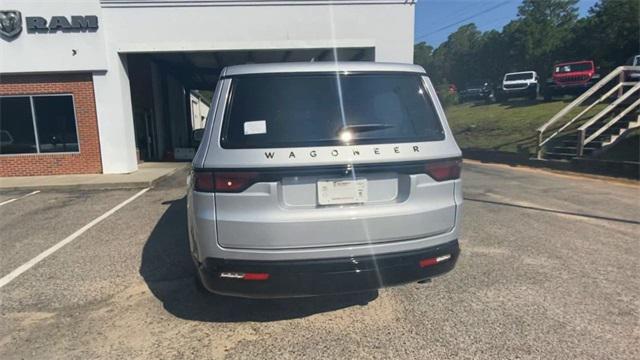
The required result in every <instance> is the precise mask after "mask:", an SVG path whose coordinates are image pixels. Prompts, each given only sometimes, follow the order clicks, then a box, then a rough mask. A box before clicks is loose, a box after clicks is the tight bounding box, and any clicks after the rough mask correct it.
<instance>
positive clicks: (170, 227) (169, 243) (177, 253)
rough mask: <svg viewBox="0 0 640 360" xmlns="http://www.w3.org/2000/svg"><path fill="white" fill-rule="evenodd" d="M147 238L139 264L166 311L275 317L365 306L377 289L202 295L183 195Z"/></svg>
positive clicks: (198, 316)
mask: <svg viewBox="0 0 640 360" xmlns="http://www.w3.org/2000/svg"><path fill="white" fill-rule="evenodd" d="M170 204H171V205H170V206H169V208H168V209H167V210H166V212H165V213H164V214H163V215H162V217H161V218H160V220H159V221H158V223H157V224H156V226H155V228H154V229H153V231H152V232H151V235H150V236H149V239H148V240H147V242H146V244H145V246H144V249H143V252H142V263H141V265H140V275H142V277H143V278H144V280H145V282H146V283H147V286H148V287H149V289H150V290H151V292H152V293H153V295H154V296H155V297H156V298H158V300H160V301H161V302H162V304H163V306H164V308H165V309H166V310H167V311H168V312H170V313H171V314H173V315H175V316H177V317H179V318H182V319H187V320H197V321H210V322H243V321H276V320H285V319H294V318H301V317H305V316H309V315H313V314H318V313H322V312H327V311H333V310H337V309H342V308H346V307H350V306H354V305H366V304H367V303H368V302H370V301H372V300H374V299H376V298H377V296H378V292H377V291H373V292H367V293H358V294H346V295H337V296H322V297H312V298H297V299H270V300H257V299H243V298H232V297H225V296H219V295H215V294H203V293H201V292H199V291H198V290H197V289H196V286H195V269H194V267H193V263H192V261H191V258H190V254H189V245H188V240H187V230H186V229H187V214H186V198H185V197H183V198H180V199H176V200H174V201H171V202H170Z"/></svg>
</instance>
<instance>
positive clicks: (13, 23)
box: [0, 10, 22, 39]
mask: <svg viewBox="0 0 640 360" xmlns="http://www.w3.org/2000/svg"><path fill="white" fill-rule="evenodd" d="M21 31H22V15H21V14H20V11H16V10H3V11H0V36H2V37H5V38H9V39H11V38H14V37H16V36H18V35H19V34H20V32H21Z"/></svg>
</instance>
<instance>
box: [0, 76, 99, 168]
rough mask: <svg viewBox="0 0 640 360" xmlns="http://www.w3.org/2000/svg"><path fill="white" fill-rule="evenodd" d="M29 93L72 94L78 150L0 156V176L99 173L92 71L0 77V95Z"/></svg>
mask: <svg viewBox="0 0 640 360" xmlns="http://www.w3.org/2000/svg"><path fill="white" fill-rule="evenodd" d="M32 94H33V95H35V94H73V97H74V102H75V107H76V122H77V127H78V142H79V145H80V153H73V154H71V153H70V154H60V153H58V154H23V155H0V176H34V175H62V174H99V173H102V161H101V158H100V139H99V137H98V122H97V117H96V102H95V96H94V93H93V80H92V77H91V74H47V75H1V76H0V95H32Z"/></svg>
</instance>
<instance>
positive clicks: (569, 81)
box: [542, 60, 600, 100]
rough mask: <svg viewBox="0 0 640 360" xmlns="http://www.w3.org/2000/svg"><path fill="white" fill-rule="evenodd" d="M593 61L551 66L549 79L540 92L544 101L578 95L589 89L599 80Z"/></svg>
mask: <svg viewBox="0 0 640 360" xmlns="http://www.w3.org/2000/svg"><path fill="white" fill-rule="evenodd" d="M596 71H597V68H596V66H595V64H594V63H593V61H591V60H587V61H574V62H565V63H559V64H556V65H554V66H553V73H552V75H551V79H549V80H547V82H546V84H545V86H544V87H543V90H542V95H543V96H544V99H545V100H551V99H552V98H553V97H557V96H564V95H568V94H570V95H578V94H581V93H583V92H584V91H586V90H587V89H589V88H590V87H591V86H593V84H595V83H596V82H597V81H598V80H599V79H600V74H597V73H596Z"/></svg>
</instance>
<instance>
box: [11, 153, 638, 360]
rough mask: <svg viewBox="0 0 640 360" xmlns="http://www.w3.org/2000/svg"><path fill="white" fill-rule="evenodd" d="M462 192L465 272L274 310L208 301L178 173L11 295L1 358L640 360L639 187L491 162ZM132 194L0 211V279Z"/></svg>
mask: <svg viewBox="0 0 640 360" xmlns="http://www.w3.org/2000/svg"><path fill="white" fill-rule="evenodd" d="M463 179H464V189H465V198H466V202H465V213H464V221H463V223H464V224H463V235H462V237H461V239H460V243H461V247H462V254H461V257H460V260H459V262H458V265H457V267H456V269H454V271H453V272H451V273H449V274H447V275H446V276H443V277H439V278H436V279H434V280H433V281H432V282H431V283H428V284H423V285H419V284H410V285H405V286H401V287H396V288H390V289H383V290H380V291H379V292H373V293H365V294H356V295H343V296H332V297H321V298H308V299H292V300H268V301H265V300H245V299H232V298H224V297H219V296H214V295H210V296H207V295H204V294H201V293H199V292H198V291H197V290H196V288H195V286H194V281H193V269H192V264H191V262H190V259H189V254H188V247H187V242H186V239H185V226H186V225H185V221H186V214H185V209H184V207H185V200H184V189H185V174H184V173H182V172H181V173H176V174H174V175H172V176H171V177H169V178H168V179H166V180H164V181H162V182H161V183H159V184H158V185H156V187H154V188H153V189H151V190H150V191H148V192H147V193H145V194H143V195H142V196H140V197H139V198H137V199H136V200H134V201H132V202H131V203H129V204H127V205H126V206H125V207H123V208H122V209H120V210H118V211H116V212H115V213H114V214H113V215H111V216H109V217H107V218H106V219H105V220H103V221H102V222H100V223H98V224H97V225H95V226H94V227H91V228H90V229H89V230H87V231H86V232H84V233H82V234H81V235H79V236H78V237H77V238H75V239H74V240H73V241H72V242H70V243H69V244H67V245H66V246H64V247H62V248H60V249H59V250H57V251H55V252H54V253H53V254H51V255H50V256H49V257H47V258H45V259H44V260H42V261H41V262H39V263H38V264H36V265H35V266H33V267H31V268H29V269H28V270H27V271H25V272H24V273H22V274H21V275H19V276H18V277H16V278H15V279H14V280H13V281H11V282H10V283H8V284H6V285H5V286H4V287H2V288H0V358H2V359H4V360H9V359H44V358H46V359H62V358H64V359H88V358H91V359H113V358H150V359H156V358H163V359H185V358H187V359H188V358H194V359H196V358H197V359H209V358H230V359H247V358H282V359H288V358H305V359H309V358H322V359H328V358H339V359H343V358H393V359H400V358H411V359H413V358H432V359H449V358H451V359H457V358H468V359H471V358H473V359H638V358H640V347H639V346H638V344H640V277H639V276H638V273H639V270H640V262H639V261H638V259H639V258H640V243H639V242H640V187H638V186H636V185H626V184H620V183H615V182H607V181H603V180H592V179H584V178H579V177H568V176H561V175H555V174H551V173H547V172H543V171H536V170H522V169H511V168H508V167H504V166H493V165H479V164H466V165H465V170H464V173H463ZM137 191H138V190H118V191H93V192H51V191H43V192H41V193H38V194H35V195H32V196H28V197H25V198H22V199H18V200H16V201H14V202H11V203H8V204H5V205H0V277H4V276H6V275H7V274H9V273H10V272H11V271H13V270H14V269H16V268H18V267H19V266H20V265H22V264H24V263H26V262H28V261H29V260H30V259H32V258H34V257H35V256H37V255H38V254H39V253H41V252H42V251H44V250H46V249H47V248H49V247H51V246H53V245H54V244H56V243H58V242H59V241H61V240H62V239H64V238H66V237H69V236H70V235H72V234H73V233H74V232H76V231H77V230H78V229H80V228H82V227H83V226H84V225H86V224H87V223H89V222H90V221H91V220H93V219H95V218H96V217H98V216H100V215H101V214H103V213H105V212H106V211H108V210H109V209H111V208H113V207H114V206H116V205H117V204H119V203H121V202H122V201H124V200H125V199H127V198H129V197H131V196H132V195H134V194H135V193H136V192H137ZM25 194H26V192H24V193H21V192H11V193H1V194H0V203H2V202H3V201H6V200H9V199H13V198H18V197H20V196H22V195H25Z"/></svg>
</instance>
